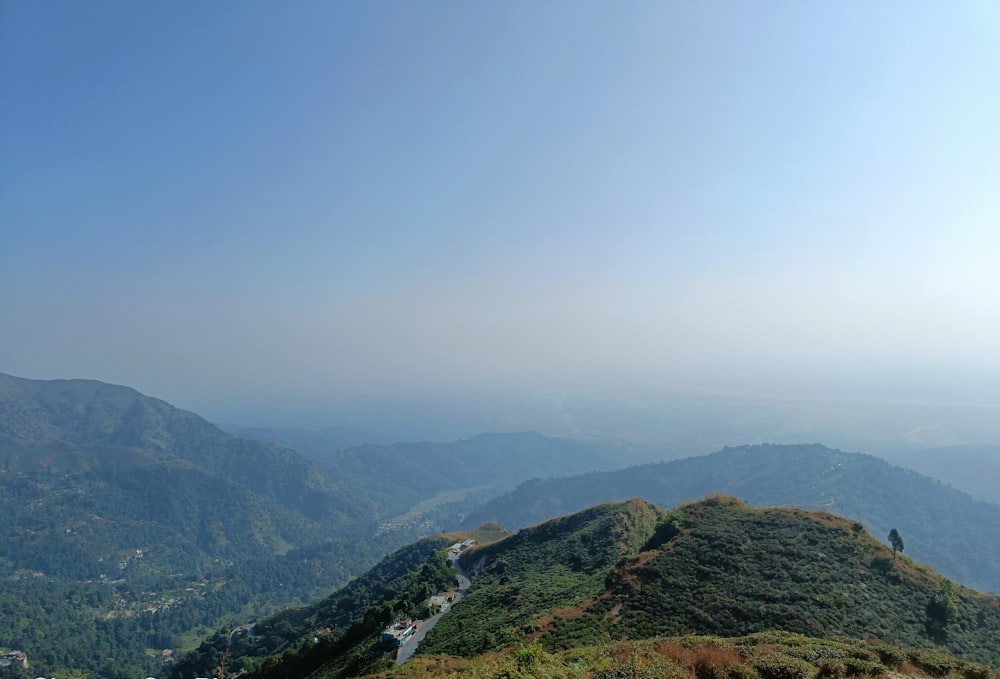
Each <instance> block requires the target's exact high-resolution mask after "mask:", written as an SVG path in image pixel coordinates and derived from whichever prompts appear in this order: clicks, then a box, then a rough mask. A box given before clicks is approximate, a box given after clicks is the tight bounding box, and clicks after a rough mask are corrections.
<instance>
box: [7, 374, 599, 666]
mask: <svg viewBox="0 0 1000 679" xmlns="http://www.w3.org/2000/svg"><path fill="white" fill-rule="evenodd" d="M508 459H509V460H513V461H514V462H515V463H514V464H510V465H508V466H507V467H506V468H505V467H504V465H503V461H504V460H508ZM612 464H613V463H612V462H610V458H604V457H602V456H601V455H600V454H599V452H597V451H595V450H594V449H592V448H590V447H588V446H585V445H583V444H578V443H576V442H573V441H566V440H557V439H547V438H545V437H542V436H538V435H535V434H521V435H487V436H481V437H474V438H473V439H469V440H466V441H459V442H456V443H453V444H427V443H421V444H409V445H407V444H396V445H393V446H383V447H380V446H366V447H361V448H354V449H350V450H344V451H339V452H336V451H332V452H331V455H329V456H324V455H322V454H316V451H313V455H304V454H302V453H300V452H298V451H296V450H294V449H292V448H290V447H289V446H288V445H285V444H282V443H278V442H273V441H261V440H255V439H248V438H239V437H236V436H233V435H231V434H228V433H226V432H223V431H222V430H220V429H219V428H218V427H216V426H214V425H212V424H210V423H209V422H207V421H206V420H204V419H203V418H201V417H199V416H198V415H195V414H194V413H190V412H187V411H184V410H181V409H178V408H175V407H174V406H172V405H170V404H168V403H166V402H164V401H161V400H159V399H156V398H152V397H148V396H145V395H143V394H141V393H139V392H137V391H135V390H134V389H131V388H129V387H123V386H117V385H110V384H105V383H102V382H98V381H93V380H44V381H43V380H30V379H24V378H18V377H13V376H10V375H2V374H0V599H3V600H4V601H9V605H8V608H7V609H5V610H6V611H7V614H5V615H4V616H0V644H4V645H13V646H14V647H16V648H21V649H22V650H26V651H29V652H30V655H31V657H32V658H33V663H34V664H33V667H36V668H38V669H39V670H41V671H45V670H46V669H51V671H52V672H55V671H56V670H57V669H63V670H66V669H79V670H81V671H83V670H86V671H95V670H96V671H100V672H101V673H102V674H104V675H106V676H111V677H115V676H122V677H124V676H135V675H137V674H139V673H143V676H146V675H149V674H150V673H152V672H153V670H156V669H162V668H158V667H157V666H156V665H155V664H153V665H151V664H150V662H151V661H149V660H148V654H147V653H146V650H147V649H148V648H160V649H161V650H162V649H167V650H172V649H177V648H179V647H180V646H182V645H183V644H185V643H188V642H187V641H185V640H184V638H183V634H185V633H190V631H191V630H193V629H194V628H196V627H199V626H202V625H209V626H211V627H214V626H216V625H217V624H221V623H222V622H223V621H224V620H226V619H230V618H233V617H234V616H237V615H238V614H242V615H245V614H246V613H247V612H248V611H254V610H257V611H269V610H274V608H275V607H276V606H278V605H289V604H292V603H296V602H299V603H301V602H304V601H307V600H309V599H310V598H312V597H315V596H317V595H319V594H321V593H325V592H328V591H329V590H330V588H332V587H335V586H339V585H341V584H343V583H344V582H346V581H347V579H348V578H350V577H351V576H353V575H356V574H358V573H360V572H361V571H363V570H364V569H365V568H367V567H369V566H370V565H372V564H373V563H375V562H376V561H377V560H378V559H379V558H381V557H382V556H384V555H385V553H386V552H387V551H389V550H391V549H394V548H396V547H398V546H400V545H403V544H406V543H408V542H410V541H411V540H413V539H415V538H416V537H419V536H420V535H422V534H427V533H429V532H432V531H434V530H438V529H440V527H441V524H442V523H445V522H447V523H450V524H452V525H453V524H454V523H456V522H457V521H458V519H459V516H460V514H462V513H465V512H467V511H469V510H470V509H471V508H472V507H474V506H475V504H476V503H478V502H481V501H484V500H486V499H489V498H490V497H493V496H495V495H496V494H498V493H500V492H503V491H505V490H509V489H512V488H513V487H515V486H516V484H517V483H519V482H520V481H523V480H525V479H528V478H531V477H532V476H537V475H545V474H549V473H553V472H554V471H555V470H558V469H565V470H567V471H568V472H570V473H573V472H580V471H584V470H588V469H597V468H608V467H610V466H612ZM67 601H77V602H78V603H75V604H71V605H67V604H66V602H67ZM57 637H58V638H61V639H64V641H62V642H61V643H59V644H54V643H53V642H52V641H51V640H52V639H53V638H57ZM88 649H89V650H88ZM113 657H116V658H117V661H116V663H112V664H109V663H107V662H106V661H105V660H103V659H104V658H113ZM153 676H155V673H153Z"/></svg>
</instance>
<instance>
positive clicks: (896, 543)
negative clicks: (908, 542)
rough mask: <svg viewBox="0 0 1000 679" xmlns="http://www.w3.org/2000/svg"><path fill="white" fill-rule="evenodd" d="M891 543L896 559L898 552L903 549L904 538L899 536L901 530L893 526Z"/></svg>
mask: <svg viewBox="0 0 1000 679" xmlns="http://www.w3.org/2000/svg"><path fill="white" fill-rule="evenodd" d="M889 545H890V546H891V547H892V558H893V560H895V559H896V552H902V551H903V538H901V537H900V536H899V531H898V530H896V529H895V528H893V529H892V530H891V531H889Z"/></svg>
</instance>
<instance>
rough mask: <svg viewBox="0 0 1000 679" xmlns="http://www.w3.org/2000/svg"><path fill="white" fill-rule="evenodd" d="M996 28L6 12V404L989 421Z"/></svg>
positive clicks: (876, 6) (261, 8)
mask: <svg viewBox="0 0 1000 679" xmlns="http://www.w3.org/2000/svg"><path fill="white" fill-rule="evenodd" d="M998 121H1000V4H998V3H996V2H993V1H992V0H981V1H968V2H963V1H958V2H912V1H909V0H907V1H905V2H904V1H898V2H877V3H867V2H797V1H796V2H791V1H790V2H778V1H775V2H759V3H748V2H727V1H719V2H683V1H676V2H648V3H647V2H628V3H619V2H598V3H595V2H575V1H574V2H561V1H551V2H492V3H481V2H459V1H457V0H454V1H444V0H442V1H438V2H408V1H407V2H378V1H376V2H361V1H346V2H294V3H277V2H235V1H233V2H211V3H198V2H170V3H167V2H162V3H148V2H147V3H136V2H126V1H121V2H116V1H95V2H85V3H84V2H72V1H68V0H67V1H65V2H55V1H45V0H42V1H40V2H15V1H13V0H0V371H2V372H8V373H12V374H16V375H20V376H24V377H36V378H55V377H90V378H96V379H102V380H106V381H112V382H118V383H125V384H129V385H132V386H135V387H137V388H139V389H141V390H142V391H145V392H147V393H151V394H154V395H159V396H163V397H166V398H169V399H170V400H172V401H174V402H176V403H178V404H179V405H183V406H186V407H192V408H201V409H206V408H207V409H208V411H209V413H210V414H211V411H212V408H213V407H217V408H221V407H222V404H225V403H227V402H231V403H237V402H238V403H243V404H247V405H248V406H252V405H253V404H254V403H265V402H274V401H275V400H276V399H292V398H296V399H306V400H308V399H312V398H315V399H334V400H336V399H341V400H345V399H346V400H350V399H352V398H380V397H389V396H393V395H399V394H410V395H412V394H429V395H432V394H435V393H438V392H445V391H447V392H450V393H474V392H481V391H484V390H487V391H488V390H512V391H515V392H517V391H524V392H531V391H533V390H539V389H562V388H570V387H571V386H572V385H587V386H593V385H600V384H605V383H621V384H625V383H630V382H635V383H673V382H681V383H685V384H705V385H711V386H716V387H720V388H733V389H741V390H750V391H754V390H760V391H785V392H794V391H795V390H797V389H806V390H809V391H811V392H814V393H824V392H826V391H830V392H831V393H833V392H837V393H839V394H855V395H865V394H869V393H878V394H892V395H908V394H910V393H911V392H915V391H920V392H921V394H922V395H923V396H928V395H929V396H931V397H933V396H934V395H935V392H936V390H939V393H938V395H939V396H941V397H947V398H959V399H987V400H993V401H996V400H1000V393H998V390H1000V386H998V385H1000V122H998Z"/></svg>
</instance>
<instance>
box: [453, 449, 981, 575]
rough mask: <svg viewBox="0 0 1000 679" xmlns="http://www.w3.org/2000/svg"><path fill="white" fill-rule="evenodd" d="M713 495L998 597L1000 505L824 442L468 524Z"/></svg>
mask: <svg viewBox="0 0 1000 679" xmlns="http://www.w3.org/2000/svg"><path fill="white" fill-rule="evenodd" d="M712 493H726V494H731V495H735V496H738V497H740V498H743V499H744V500H746V501H747V502H749V503H750V504H752V505H763V506H768V505H779V506H786V507H800V508H804V509H816V510H824V511H830V512H834V513H836V514H839V515H841V516H846V517H849V518H851V519H854V520H857V521H860V522H862V523H863V524H864V525H865V526H866V527H867V528H868V529H869V530H870V531H871V532H872V533H873V534H874V535H876V536H879V537H880V538H882V539H885V536H886V535H887V534H888V532H889V530H890V529H891V528H896V529H898V530H899V532H900V533H901V534H902V535H903V537H904V541H905V546H906V553H907V554H909V555H912V556H913V557H914V558H916V559H919V560H921V561H924V562H927V563H931V564H933V565H934V567H935V568H937V569H938V570H939V571H940V572H941V573H943V574H945V575H946V576H947V577H950V578H952V579H954V580H956V581H958V582H961V583H963V584H965V585H967V586H970V587H975V588H978V589H981V590H984V591H992V592H1000V505H994V504H990V503H987V502H979V501H974V500H973V499H972V498H970V497H969V496H968V495H966V494H964V493H961V492H959V491H956V490H954V489H952V488H949V487H948V486H946V485H944V484H942V483H941V482H939V481H935V480H933V479H930V478H928V477H926V476H923V475H921V474H918V473H916V472H913V471H910V470H906V469H902V468H899V467H894V466H892V465H890V464H888V463H886V462H885V461H883V460H880V459H878V458H875V457H871V456H870V455H862V454H858V453H844V452H840V451H837V450H831V449H829V448H826V447H824V446H821V445H818V444H812V445H782V446H776V445H761V446H741V447H735V448H726V449H724V450H722V451H719V452H717V453H713V454H711V455H705V456H700V457H692V458H687V459H683V460H675V461H672V462H664V463H656V464H646V465H638V466H635V467H629V468H627V469H621V470H618V471H612V472H596V473H591V474H582V475H577V476H572V477H566V478H559V479H536V480H532V481H526V482H525V483H523V484H521V486H519V487H518V488H517V490H515V491H514V492H512V493H509V494H507V495H503V496H500V497H498V498H496V499H494V500H491V501H490V502H488V503H486V504H485V505H484V506H482V507H480V508H479V509H477V510H476V511H474V512H472V513H471V514H470V515H469V516H468V517H467V518H466V521H465V525H466V526H472V525H477V524H479V523H481V522H484V521H496V522H498V523H500V524H501V525H504V526H508V527H511V528H516V527H519V526H526V525H531V524H535V523H538V522H540V521H542V520H545V519H548V518H551V517H553V516H558V515H560V514H567V513H569V512H574V511H578V510H580V509H582V508H584V507H587V506H589V505H593V504H595V503H598V502H607V501H616V500H623V499H625V498H629V497H635V496H640V497H644V498H648V499H649V500H650V501H652V502H656V503H658V504H660V505H662V506H665V507H671V506H674V505H677V504H679V503H681V502H684V501H689V500H694V499H697V498H699V497H704V496H706V495H709V494H712Z"/></svg>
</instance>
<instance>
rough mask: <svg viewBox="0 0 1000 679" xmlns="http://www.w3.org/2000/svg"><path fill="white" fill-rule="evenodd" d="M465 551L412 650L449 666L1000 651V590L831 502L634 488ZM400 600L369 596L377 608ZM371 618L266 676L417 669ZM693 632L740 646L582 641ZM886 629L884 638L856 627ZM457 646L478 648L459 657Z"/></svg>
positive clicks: (846, 673)
mask: <svg viewBox="0 0 1000 679" xmlns="http://www.w3.org/2000/svg"><path fill="white" fill-rule="evenodd" d="M462 562H463V564H464V565H465V567H466V568H467V569H469V570H470V571H473V582H472V587H471V589H470V592H469V594H468V596H467V597H466V598H465V599H464V600H463V601H462V602H460V603H459V604H457V605H456V606H454V607H453V608H452V610H451V612H449V613H448V615H446V616H444V617H443V618H442V619H441V620H440V622H439V623H438V625H437V626H436V627H434V628H433V630H431V631H430V632H429V633H428V635H427V637H426V638H425V640H424V642H423V643H422V645H421V646H420V648H419V649H418V653H417V657H416V658H415V659H414V660H413V661H411V662H412V663H415V664H414V665H413V668H415V669H414V670H413V671H414V672H419V668H423V669H425V670H427V671H428V673H429V674H431V675H433V674H434V671H431V670H430V669H429V668H430V667H431V665H429V664H428V662H429V661H428V660H426V659H427V658H432V659H434V663H439V664H441V665H442V667H443V668H449V667H455V668H457V669H456V672H458V673H461V672H465V671H469V672H472V673H473V674H472V676H494V675H493V674H491V672H494V671H495V672H497V673H498V674H496V675H495V676H512V677H515V676H542V675H544V674H546V673H551V676H608V677H614V676H687V673H688V672H694V675H693V676H694V679H825V678H831V679H840V678H843V677H851V676H881V675H883V674H885V672H886V671H887V668H890V667H892V668H895V667H900V666H902V665H905V664H907V663H910V664H913V665H914V666H915V667H919V668H921V672H924V673H927V674H933V675H934V676H942V675H941V674H934V673H941V672H943V673H944V674H948V673H949V672H953V671H961V672H962V673H965V672H966V670H968V673H967V674H963V676H965V677H967V679H974V677H975V675H976V673H977V672H980V673H981V670H979V669H969V668H974V667H975V666H974V665H973V664H972V663H973V662H982V663H987V664H991V665H994V666H997V665H1000V635H998V632H1000V599H998V598H997V597H993V596H986V595H981V594H978V593H975V592H972V591H970V590H967V589H964V588H961V587H958V586H956V585H954V584H953V583H951V582H950V581H949V580H946V579H945V578H942V577H941V576H939V575H936V574H935V573H934V572H933V571H931V570H930V569H929V568H927V567H925V566H920V565H918V564H915V563H914V562H912V561H911V560H910V559H908V558H906V557H903V556H899V557H898V558H897V559H896V560H893V558H892V552H891V551H890V549H889V548H887V547H886V546H885V545H883V544H881V543H880V542H878V541H877V540H875V539H874V538H872V537H871V536H870V535H869V534H868V533H867V532H865V531H864V529H863V527H861V526H859V525H858V524H857V522H854V521H848V520H845V519H841V518H838V517H835V516H833V515H831V514H826V513H810V512H805V511H803V510H796V509H781V508H772V509H752V508H750V507H748V506H746V505H745V504H743V503H742V502H740V501H739V500H736V499H734V498H729V497H724V496H719V497H713V498H709V499H706V500H703V501H700V502H697V503H693V504H689V505H684V506H682V507H680V508H678V509H676V510H674V511H671V512H666V511H664V510H662V509H659V508H658V507H656V506H654V505H650V504H649V503H646V502H644V501H641V500H630V501H628V502H626V503H619V504H607V505H600V506H597V507H592V508H590V509H588V510H585V511H583V512H579V513H577V514H573V515H569V516H565V517H561V518H558V519H554V520H552V521H548V522H545V523H543V524H540V525H538V526H534V527H532V528H528V529H525V530H522V531H521V532H520V533H518V534H517V535H514V536H511V537H509V538H506V539H503V540H500V541H499V542H496V543H494V544H491V545H483V546H479V547H476V548H473V549H470V550H469V551H467V552H466V553H465V554H463V556H462ZM480 567H481V568H480ZM395 572H399V569H395ZM419 572H420V568H417V567H414V568H411V569H410V570H408V571H407V575H406V578H405V579H404V580H402V581H401V582H405V583H408V584H407V585H406V586H407V587H414V586H417V582H418V580H419V577H418V578H417V580H414V579H413V574H414V573H419ZM399 588H400V585H392V586H388V585H387V586H385V589H387V590H389V589H392V590H393V591H399ZM386 605H387V604H376V605H374V606H369V608H368V609H367V612H365V613H364V615H363V617H362V619H367V618H368V617H369V616H372V615H376V617H377V614H378V612H379V611H384V610H385V608H386ZM389 606H390V607H391V606H392V604H391V603H390V604H389ZM379 619H386V616H385V615H382V616H381V617H380V618H379ZM774 630H782V631H781V632H775V631H774ZM358 631H359V634H360V633H361V632H367V636H363V635H362V636H359V637H357V638H355V639H354V641H355V643H354V645H353V646H345V645H340V646H336V647H334V646H332V645H331V646H328V647H325V648H320V647H316V646H314V647H312V648H311V651H312V652H314V653H316V654H317V656H316V657H315V658H314V660H313V661H312V664H311V665H309V666H308V667H307V669H308V670H309V672H313V674H309V672H300V671H296V672H289V670H288V668H289V667H293V666H294V667H297V668H300V669H301V668H302V667H303V666H302V665H293V664H291V663H294V662H299V661H300V660H301V658H302V657H303V652H302V651H301V650H300V651H298V652H297V653H294V654H292V655H288V656H286V657H285V659H284V661H271V662H270V663H269V664H267V665H266V667H267V671H266V672H263V673H260V674H257V675H254V676H256V677H260V678H261V679H263V678H265V677H266V678H270V677H282V676H307V675H308V676H313V677H316V678H317V679H319V678H321V677H331V678H332V677H338V678H340V677H350V676H356V675H357V674H359V673H364V672H369V673H370V672H378V671H385V672H389V673H390V675H392V676H397V675H399V676H407V675H406V672H407V671H409V670H406V669H402V670H392V671H391V672H390V670H391V659H390V658H388V657H386V656H382V655H380V654H379V653H378V651H377V646H376V645H375V644H374V632H375V631H377V629H376V628H375V627H370V628H368V629H367V630H362V629H359V630H358ZM692 634H695V635H712V637H713V638H716V637H718V638H727V639H728V640H727V641H721V640H718V639H716V640H715V641H711V642H710V644H709V645H711V646H715V647H719V648H722V649H723V651H724V652H723V651H719V652H718V653H716V652H715V651H713V652H712V653H715V655H711V654H709V653H708V651H707V650H703V651H701V652H699V653H700V656H699V657H702V660H700V661H695V660H694V655H690V654H687V655H685V656H684V657H685V658H686V660H684V661H683V662H678V659H677V657H675V655H676V654H675V655H671V654H670V653H667V654H666V656H667V660H670V662H671V663H673V664H669V663H667V660H665V659H664V657H662V656H663V654H660V655H657V656H655V657H654V656H649V658H647V660H648V661H649V663H652V664H643V663H646V661H645V660H644V661H643V662H642V663H638V664H636V663H631V664H626V666H625V667H624V669H623V667H622V666H620V665H619V666H615V665H597V666H595V665H594V664H593V658H592V657H589V659H587V660H586V661H582V660H580V658H581V656H580V655H579V653H578V652H579V650H580V649H581V648H584V647H587V648H607V647H609V646H612V647H614V646H615V645H616V643H617V642H619V641H622V640H626V639H632V640H638V639H650V638H662V637H682V638H685V639H689V640H690V639H691V637H688V636H686V635H692ZM338 638H339V639H345V638H346V637H338ZM732 638H735V639H741V640H742V641H733V639H732ZM875 638H878V639H882V640H884V641H879V642H875V641H870V642H868V643H867V644H862V643H861V642H857V641H853V639H875ZM847 639H851V640H850V641H848V640H847ZM670 643H671V644H675V645H676V644H678V643H681V644H682V645H683V643H688V642H679V641H676V639H675V640H674V641H672V642H670ZM692 643H693V642H692ZM698 643H699V644H704V643H709V642H705V641H704V640H700V641H698ZM733 644H736V645H735V646H734V645H733ZM895 644H902V645H905V646H908V647H912V648H914V649H920V650H909V651H902V650H899V649H898V648H897V647H896V646H895ZM628 648H631V649H633V650H636V649H640V648H645V649H646V650H647V651H649V649H650V647H649V646H646V647H642V646H629V647H628ZM861 648H864V649H866V650H864V651H863V652H862V651H861V650H859V649H861ZM748 649H749V650H748ZM945 652H947V653H952V654H954V655H955V656H957V657H961V658H963V660H961V661H959V660H956V659H955V658H952V657H951V656H949V655H945V654H944V653H945ZM494 653H500V654H501V655H498V656H490V655H489V654H494ZM720 653H721V655H719V654H720ZM324 654H325V655H324ZM484 654H486V657H487V658H494V659H495V661H496V664H495V665H489V664H488V665H487V668H488V669H486V670H483V669H482V668H483V665H482V664H480V663H481V662H488V663H489V662H493V661H492V660H490V661H484V660H483V659H482V658H480V656H484ZM706 654H707V655H706ZM734 654H735V655H734ZM443 655H447V656H450V657H455V656H457V657H462V658H466V659H475V658H479V660H474V661H473V662H471V663H468V662H467V663H465V664H463V663H460V662H459V663H457V664H453V661H451V660H447V661H444V660H443V659H442V656H443ZM695 655H698V654H695ZM689 656H690V657H689ZM344 658H353V659H354V660H353V661H352V662H350V663H347V662H345V661H344ZM422 658H423V659H422ZM720 658H721V659H722V660H720ZM727 658H728V660H726V659H727ZM723 661H724V662H723ZM454 662H457V661H454ZM630 662H631V661H630ZM511 663H513V664H511ZM539 663H540V664H539ZM657 663H659V664H657ZM262 667H264V666H262ZM476 668H479V669H476ZM649 668H655V670H653V669H649ZM956 668H959V669H956ZM647 670H648V671H649V672H652V673H653V674H649V675H647V674H643V672H647ZM504 672H506V674H503V673H504ZM601 672H605V674H600V673H601ZM621 672H625V673H624V674H621ZM656 672H664V673H665V674H656ZM538 673H541V674H538ZM588 673H591V674H588Z"/></svg>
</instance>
